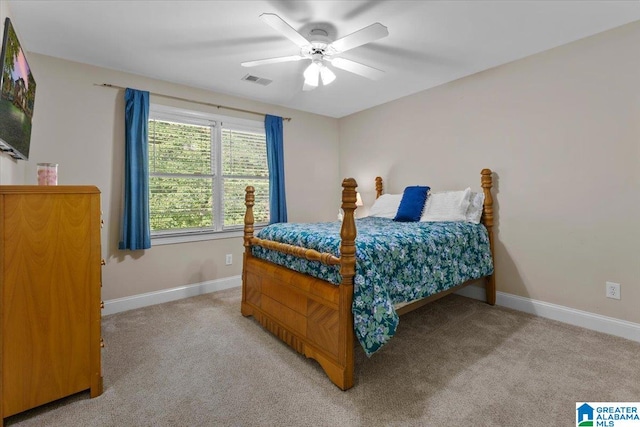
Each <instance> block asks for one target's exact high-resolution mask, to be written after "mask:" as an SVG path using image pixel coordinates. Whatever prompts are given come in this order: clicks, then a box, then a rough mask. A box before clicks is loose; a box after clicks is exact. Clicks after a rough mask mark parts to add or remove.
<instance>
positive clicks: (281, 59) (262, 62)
mask: <svg viewBox="0 0 640 427" xmlns="http://www.w3.org/2000/svg"><path fill="white" fill-rule="evenodd" d="M301 59H304V56H300V55H291V56H281V57H278V58H267V59H258V60H256V61H247V62H242V63H241V64H240V65H242V66H243V67H256V66H258V65H266V64H277V63H279V62H294V61H300V60H301Z"/></svg>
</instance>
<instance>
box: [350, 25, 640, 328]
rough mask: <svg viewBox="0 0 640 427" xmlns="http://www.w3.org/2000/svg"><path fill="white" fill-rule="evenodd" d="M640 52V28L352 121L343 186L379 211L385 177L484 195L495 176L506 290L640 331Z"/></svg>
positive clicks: (392, 187) (500, 278) (500, 274)
mask: <svg viewBox="0 0 640 427" xmlns="http://www.w3.org/2000/svg"><path fill="white" fill-rule="evenodd" d="M638 46H640V22H636V23H632V24H629V25H626V26H623V27H620V28H618V29H614V30H611V31H608V32H605V33H601V34H599V35H596V36H593V37H590V38H587V39H583V40H581V41H577V42H574V43H571V44H569V45H565V46H562V47H558V48H556V49H553V50H549V51H546V52H543V53H540V54H537V55H534V56H531V57H528V58H525V59H522V60H519V61H516V62H512V63H509V64H506V65H503V66H500V67H497V68H494V69H491V70H488V71H485V72H482V73H478V74H475V75H472V76H470V77H467V78H463V79H460V80H457V81H454V82H452V83H450V84H446V85H443V86H440V87H437V88H434V89H432V90H427V91H424V92H421V93H418V94H415V95H413V96H408V97H405V98H402V99H400V100H397V101H394V102H390V103H388V104H385V105H381V106H378V107H376V108H372V109H370V110H366V111H363V112H360V113H357V114H354V115H351V116H348V117H345V118H342V119H340V121H339V125H340V159H341V162H340V174H341V175H343V176H354V177H355V178H356V179H357V181H358V182H359V183H360V185H361V188H360V190H361V191H362V192H363V196H364V199H365V200H364V201H365V205H369V206H370V205H371V203H372V202H373V200H374V193H373V179H374V177H375V176H376V175H381V176H382V177H383V178H384V179H385V180H386V188H387V190H388V191H389V192H402V190H403V188H404V187H405V186H406V185H415V184H427V185H430V186H431V187H432V188H433V190H435V191H437V190H447V189H463V188H465V187H467V186H471V187H472V188H475V189H477V190H479V180H480V170H481V169H482V168H485V167H488V168H491V169H493V170H494V172H495V173H494V186H495V187H494V195H495V200H496V203H497V227H496V266H497V267H496V271H497V287H498V290H499V291H501V292H507V293H510V294H514V295H519V296H522V297H527V298H532V299H535V300H541V301H545V302H549V303H554V304H559V305H562V306H565V307H571V308H574V309H579V310H584V311H587V312H591V313H597V314H601V315H605V316H611V317H614V318H618V319H623V320H627V321H631V322H636V323H640V310H638V301H640V262H639V261H640V245H639V244H638V242H639V241H640V227H639V226H638V220H639V219H640V55H638V50H637V49H638ZM345 159H357V161H345ZM605 281H613V282H617V283H620V284H621V285H622V286H621V295H622V299H621V300H620V301H617V300H612V299H607V298H605Z"/></svg>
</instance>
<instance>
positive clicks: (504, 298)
mask: <svg viewBox="0 0 640 427" xmlns="http://www.w3.org/2000/svg"><path fill="white" fill-rule="evenodd" d="M241 285H242V277H241V276H232V277H225V278H224V279H217V280H209V281H207V282H202V283H195V284H193V285H186V286H179V287H177V288H172V289H166V290H163V291H157V292H149V293H146V294H140V295H134V296H130V297H125V298H117V299H113V300H108V301H105V302H104V310H102V315H103V316H107V315H109V314H114V313H119V312H121V311H127V310H133V309H136V308H142V307H146V306H149V305H155V304H161V303H164V302H169V301H176V300H179V299H182V298H189V297H193V296H196V295H202V294H206V293H210V292H215V291H221V290H223V289H230V288H236V287H240V286H241ZM456 293H457V294H458V295H462V296H465V297H469V298H473V299H477V300H481V301H485V300H486V298H485V291H484V287H483V286H476V285H471V286H467V287H465V288H463V289H461V290H459V291H458V292H456ZM496 304H497V305H500V306H503V307H507V308H511V309H514V310H518V311H523V312H525V313H529V314H534V315H536V316H540V317H545V318H547V319H552V320H557V321H559V322H564V323H568V324H570V325H575V326H580V327H582V328H586V329H591V330H593V331H598V332H604V333H606V334H611V335H615V336H618V337H622V338H626V339H629V340H633V341H637V342H640V324H638V323H633V322H627V321H625V320H620V319H615V318H613V317H607V316H601V315H599V314H593V313H589V312H586V311H582V310H576V309H573V308H569V307H564V306H561V305H557V304H550V303H548V302H544V301H537V300H534V299H531V298H525V297H520V296H517V295H512V294H508V293H505V292H497V293H496Z"/></svg>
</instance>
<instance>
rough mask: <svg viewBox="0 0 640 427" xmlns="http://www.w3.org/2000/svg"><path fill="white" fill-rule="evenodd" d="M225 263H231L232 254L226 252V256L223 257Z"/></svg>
mask: <svg viewBox="0 0 640 427" xmlns="http://www.w3.org/2000/svg"><path fill="white" fill-rule="evenodd" d="M225 264H226V265H231V264H233V255H232V254H227V257H226V258H225Z"/></svg>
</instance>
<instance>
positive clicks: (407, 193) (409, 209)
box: [393, 185, 430, 222]
mask: <svg viewBox="0 0 640 427" xmlns="http://www.w3.org/2000/svg"><path fill="white" fill-rule="evenodd" d="M429 190H430V188H429V187H426V186H420V185H414V186H411V187H407V188H405V189H404V193H403V194H402V200H401V201H400V206H399V207H398V212H396V217H395V218H394V219H393V220H394V221H398V222H418V221H420V216H422V210H423V209H424V203H425V202H426V201H427V193H428V192H429Z"/></svg>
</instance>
